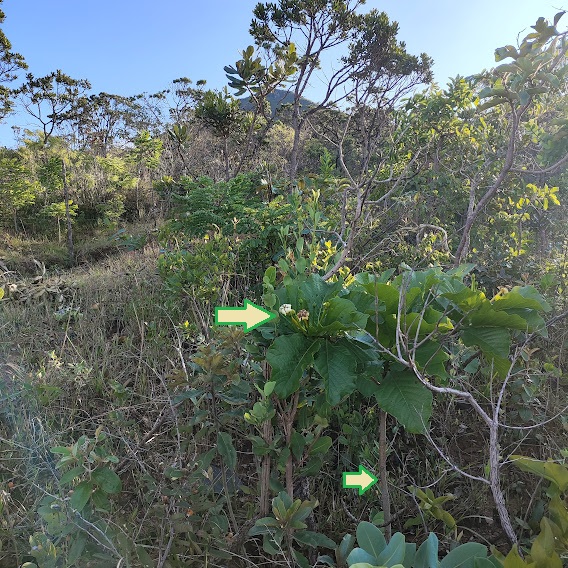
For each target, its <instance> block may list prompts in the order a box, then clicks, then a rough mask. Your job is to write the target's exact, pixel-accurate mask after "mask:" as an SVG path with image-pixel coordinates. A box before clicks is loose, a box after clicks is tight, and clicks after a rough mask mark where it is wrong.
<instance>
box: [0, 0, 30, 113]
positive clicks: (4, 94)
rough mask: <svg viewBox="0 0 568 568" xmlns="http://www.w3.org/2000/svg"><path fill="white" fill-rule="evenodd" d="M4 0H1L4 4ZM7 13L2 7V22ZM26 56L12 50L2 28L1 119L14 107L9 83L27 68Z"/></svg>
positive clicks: (0, 63) (0, 2)
mask: <svg viewBox="0 0 568 568" xmlns="http://www.w3.org/2000/svg"><path fill="white" fill-rule="evenodd" d="M3 1H4V0H0V4H2V2H3ZM5 19H6V15H5V14H4V12H3V11H2V10H1V9H0V24H3V23H4V20H5ZM27 68H28V66H27V64H26V62H25V60H24V57H23V56H22V55H20V54H19V53H15V52H13V51H12V44H11V43H10V40H9V39H8V38H7V37H6V34H4V32H3V31H2V30H0V119H2V118H4V117H5V116H6V115H7V114H8V113H9V112H10V111H11V110H12V108H13V99H12V95H13V90H12V89H10V88H9V87H8V86H7V84H9V83H12V82H13V81H15V80H16V79H17V77H18V71H19V70H21V69H27Z"/></svg>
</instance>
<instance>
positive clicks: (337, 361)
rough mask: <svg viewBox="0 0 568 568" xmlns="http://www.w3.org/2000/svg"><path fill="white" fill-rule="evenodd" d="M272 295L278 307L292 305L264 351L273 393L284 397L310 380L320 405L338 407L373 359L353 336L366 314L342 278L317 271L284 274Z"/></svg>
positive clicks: (360, 327)
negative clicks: (318, 392)
mask: <svg viewBox="0 0 568 568" xmlns="http://www.w3.org/2000/svg"><path fill="white" fill-rule="evenodd" d="M273 293H274V295H275V297H276V299H277V301H278V303H279V305H285V304H289V305H290V306H291V307H292V311H290V313H289V314H288V315H280V317H279V320H278V322H277V326H276V330H275V334H276V335H277V337H276V338H275V339H274V341H273V343H272V345H271V346H270V347H269V349H268V351H267V354H266V359H267V361H268V362H269V363H270V365H271V366H272V380H273V381H274V382H275V383H276V384H275V387H274V392H275V393H276V394H277V395H278V396H279V397H280V398H287V397H288V396H290V395H292V394H293V393H295V392H296V391H297V390H298V389H299V388H300V385H301V384H304V385H305V384H306V382H307V381H310V380H311V381H314V382H315V383H317V385H318V387H319V389H320V390H321V392H322V395H323V396H322V398H321V399H320V402H321V403H327V404H328V405H329V406H335V405H337V404H338V403H339V402H340V401H341V400H342V399H343V398H344V397H346V396H348V395H349V394H351V393H352V392H353V391H354V390H355V388H356V380H357V376H358V374H359V373H361V372H362V371H363V370H364V369H365V368H366V367H367V366H368V365H369V364H370V363H376V362H377V361H376V357H375V355H374V354H373V352H372V350H371V349H370V348H369V347H368V346H366V345H364V344H362V343H360V342H357V341H355V340H354V339H353V335H354V334H356V333H357V332H359V331H360V330H361V329H364V328H365V326H366V324H367V319H368V314H366V313H364V312H362V311H360V309H359V308H358V307H357V306H356V305H355V304H354V303H353V302H352V301H351V300H349V299H348V298H347V297H345V296H346V293H345V291H344V287H343V282H342V281H341V280H338V281H336V282H326V281H325V280H323V278H322V277H321V276H319V275H318V274H309V275H307V276H306V275H300V276H298V277H297V278H295V279H292V278H289V277H287V278H285V280H284V282H283V285H282V286H281V287H279V288H277V289H276V290H274V292H273Z"/></svg>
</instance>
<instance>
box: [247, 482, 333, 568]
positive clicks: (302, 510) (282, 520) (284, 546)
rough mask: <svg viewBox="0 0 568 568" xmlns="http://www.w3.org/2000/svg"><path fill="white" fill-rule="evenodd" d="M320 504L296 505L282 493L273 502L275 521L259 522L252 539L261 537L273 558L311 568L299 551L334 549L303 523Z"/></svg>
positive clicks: (252, 530)
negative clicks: (284, 559) (308, 548)
mask: <svg viewBox="0 0 568 568" xmlns="http://www.w3.org/2000/svg"><path fill="white" fill-rule="evenodd" d="M317 505H318V502H317V501H302V500H300V499H296V500H295V501H293V500H292V499H291V498H290V496H289V495H288V494H287V493H286V492H285V491H281V492H280V493H279V494H278V495H277V496H276V497H275V498H274V499H273V500H272V514H273V516H272V517H264V518H262V519H259V520H258V521H256V523H255V525H254V526H253V527H252V528H251V529H250V531H249V533H248V534H249V536H260V535H261V536H262V547H263V549H264V551H265V552H266V553H268V554H272V555H274V556H277V555H280V554H283V555H284V556H285V557H286V558H287V559H288V560H292V559H293V560H295V561H296V562H297V563H298V564H299V565H300V566H301V567H302V568H304V567H305V568H309V566H310V563H309V562H308V560H307V559H306V557H305V556H304V555H303V554H302V553H301V552H299V550H298V548H303V547H305V546H309V547H312V548H316V547H324V548H331V549H334V548H335V542H333V540H331V539H330V538H328V537H326V536H325V535H323V534H321V533H318V532H314V531H310V530H307V525H306V523H304V521H305V520H306V519H307V518H308V517H309V516H310V515H311V514H312V512H313V510H314V509H315V507H317Z"/></svg>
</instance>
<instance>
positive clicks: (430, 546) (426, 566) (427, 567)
mask: <svg viewBox="0 0 568 568" xmlns="http://www.w3.org/2000/svg"><path fill="white" fill-rule="evenodd" d="M413 568H438V537H437V536H436V535H435V534H434V533H430V534H429V535H428V538H427V539H426V540H425V541H424V542H423V543H422V544H421V545H420V547H419V548H418V550H417V551H416V556H415V557H414V566H413Z"/></svg>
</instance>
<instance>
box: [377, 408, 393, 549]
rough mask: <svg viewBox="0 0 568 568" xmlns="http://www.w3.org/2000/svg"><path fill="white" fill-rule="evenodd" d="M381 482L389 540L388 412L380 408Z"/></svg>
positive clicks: (382, 502) (387, 537) (390, 531)
mask: <svg viewBox="0 0 568 568" xmlns="http://www.w3.org/2000/svg"><path fill="white" fill-rule="evenodd" d="M379 483H380V486H381V506H382V508H383V514H384V518H385V520H384V525H385V537H386V539H387V541H389V540H390V538H391V535H392V527H391V505H390V494H389V480H388V471H387V413H386V412H385V411H384V410H379Z"/></svg>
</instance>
